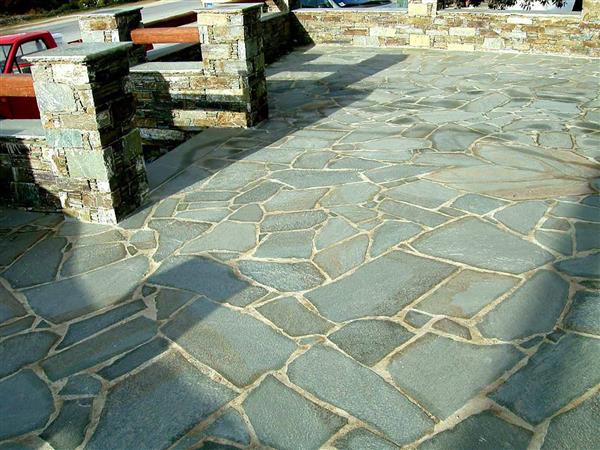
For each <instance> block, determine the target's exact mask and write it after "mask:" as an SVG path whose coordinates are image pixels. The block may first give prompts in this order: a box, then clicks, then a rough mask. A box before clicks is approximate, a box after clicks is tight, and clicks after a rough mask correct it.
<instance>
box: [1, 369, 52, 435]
mask: <svg viewBox="0 0 600 450" xmlns="http://www.w3.org/2000/svg"><path fill="white" fill-rule="evenodd" d="M0 398H1V399H2V401H1V402H0V417H2V420H0V440H5V439H8V438H11V437H14V436H19V435H21V434H25V433H29V432H30V431H34V430H37V429H39V428H41V427H43V426H44V425H45V424H46V422H47V421H48V419H49V418H50V416H51V415H52V413H53V412H54V402H53V400H52V394H51V393H50V389H48V386H46V383H44V382H43V381H42V380H41V379H40V378H39V377H38V376H37V375H36V374H35V373H34V372H33V371H32V370H30V369H25V370H22V371H20V372H19V373H17V374H16V375H15V376H12V377H10V378H6V379H4V380H1V381H0Z"/></svg>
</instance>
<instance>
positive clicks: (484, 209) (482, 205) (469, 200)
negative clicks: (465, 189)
mask: <svg viewBox="0 0 600 450" xmlns="http://www.w3.org/2000/svg"><path fill="white" fill-rule="evenodd" d="M505 204H506V202H505V201H504V200H499V199H497V198H492V197H486V196H484V195H479V194H466V195H463V196H462V197H459V198H457V199H456V200H455V201H454V202H453V203H452V207H454V208H458V209H462V210H464V211H469V212H472V213H475V214H485V213H488V212H490V211H492V210H494V209H496V208H500V207H501V206H504V205H505Z"/></svg>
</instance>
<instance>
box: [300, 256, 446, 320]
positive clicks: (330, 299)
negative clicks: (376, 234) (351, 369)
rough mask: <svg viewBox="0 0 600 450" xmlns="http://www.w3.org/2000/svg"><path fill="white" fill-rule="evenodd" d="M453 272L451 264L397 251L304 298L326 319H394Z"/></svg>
mask: <svg viewBox="0 0 600 450" xmlns="http://www.w3.org/2000/svg"><path fill="white" fill-rule="evenodd" d="M454 270H455V268H454V266H451V265H449V264H445V263H441V262H438V261H434V260H431V259H425V258H421V257H418V256H413V255H409V254H408V253H404V252H401V251H395V252H392V253H389V254H387V255H384V256H382V257H380V258H377V259H375V260H373V261H371V262H369V263H367V264H365V265H363V266H362V267H359V268H358V269H357V270H356V271H355V272H354V273H353V274H352V275H350V276H348V277H345V278H342V279H341V280H339V281H335V282H333V283H330V284H328V285H325V286H322V287H319V288H317V289H315V290H314V291H312V292H309V293H307V294H306V295H305V296H306V298H308V299H309V300H310V301H311V302H312V303H313V304H314V305H315V306H316V307H317V308H318V309H319V311H320V312H321V314H322V315H323V316H325V317H327V318H328V319H330V320H333V321H336V322H337V321H345V320H350V319H357V318H360V317H363V316H371V315H382V316H383V315H385V316H392V315H394V314H396V313H397V312H398V311H400V310H401V309H402V308H403V307H404V306H406V305H407V304H409V303H410V302H412V301H413V300H414V299H416V298H418V297H419V296H421V295H423V294H424V293H425V292H427V291H428V290H429V289H431V288H432V287H433V286H435V285H436V284H438V283H439V282H440V281H441V280H443V279H444V278H446V277H447V276H448V275H450V274H451V273H452V272H453V271H454Z"/></svg>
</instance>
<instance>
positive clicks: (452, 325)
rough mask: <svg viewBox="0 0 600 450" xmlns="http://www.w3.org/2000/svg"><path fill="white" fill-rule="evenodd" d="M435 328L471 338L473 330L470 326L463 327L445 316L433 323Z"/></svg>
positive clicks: (464, 337)
mask: <svg viewBox="0 0 600 450" xmlns="http://www.w3.org/2000/svg"><path fill="white" fill-rule="evenodd" d="M433 328H435V329H436V330H439V331H443V332H445V333H448V334H453V335H455V336H460V337H461V338H463V339H469V340H470V339H471V332H470V331H469V329H468V328H466V327H463V326H462V325H460V324H458V323H456V322H454V321H453V320H450V319H448V318H445V317H444V318H443V319H440V320H438V321H437V322H435V323H434V324H433Z"/></svg>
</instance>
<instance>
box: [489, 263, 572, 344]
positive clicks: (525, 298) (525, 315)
mask: <svg viewBox="0 0 600 450" xmlns="http://www.w3.org/2000/svg"><path fill="white" fill-rule="evenodd" d="M568 296H569V283H567V282H566V281H565V280H563V279H562V278H561V277H560V276H558V275H557V274H556V273H554V272H550V271H549V270H541V271H539V272H536V273H535V275H533V276H532V277H531V278H530V279H529V280H527V281H526V282H525V283H524V284H523V285H522V286H520V287H519V288H518V289H517V290H516V291H515V292H514V293H513V294H511V295H510V296H509V297H508V298H506V299H504V300H503V301H502V303H500V304H499V305H498V306H496V308H494V309H493V310H492V311H490V312H488V313H487V314H486V315H485V317H484V318H483V320H482V321H481V322H480V323H479V325H478V328H479V329H480V330H481V334H483V335H484V336H486V337H490V338H497V339H501V340H505V341H510V340H513V339H521V338H525V337H528V336H531V335H533V334H538V333H549V332H550V331H552V329H553V328H554V326H555V325H556V322H557V321H558V318H559V316H560V315H561V313H562V311H563V309H564V307H565V305H566V304H567V300H568Z"/></svg>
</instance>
